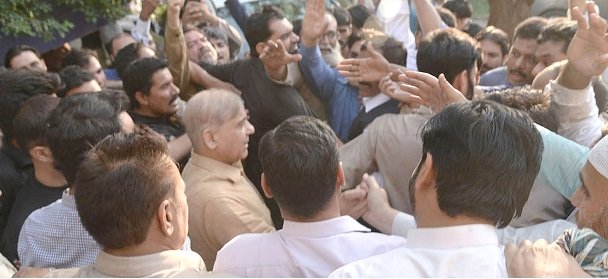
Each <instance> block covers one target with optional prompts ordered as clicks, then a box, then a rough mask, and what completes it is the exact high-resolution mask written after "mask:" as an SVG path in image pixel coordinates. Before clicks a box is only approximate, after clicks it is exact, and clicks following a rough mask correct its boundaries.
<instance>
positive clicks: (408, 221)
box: [391, 212, 417, 237]
mask: <svg viewBox="0 0 608 279" xmlns="http://www.w3.org/2000/svg"><path fill="white" fill-rule="evenodd" d="M416 226H417V225H416V219H414V216H412V215H409V214H407V213H403V212H399V213H397V215H395V219H393V230H392V232H391V234H392V235H397V236H402V237H407V232H408V231H409V230H411V229H415V228H416Z"/></svg>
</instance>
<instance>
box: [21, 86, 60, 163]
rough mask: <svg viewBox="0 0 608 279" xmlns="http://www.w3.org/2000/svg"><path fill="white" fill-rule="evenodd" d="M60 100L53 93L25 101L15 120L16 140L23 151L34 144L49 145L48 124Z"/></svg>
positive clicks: (26, 150)
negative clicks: (47, 136)
mask: <svg viewBox="0 0 608 279" xmlns="http://www.w3.org/2000/svg"><path fill="white" fill-rule="evenodd" d="M59 100H60V99H59V98H56V97H53V96H51V95H37V96H34V97H31V98H29V99H28V100H27V101H25V103H23V106H21V109H20V110H19V113H17V116H15V121H13V123H14V126H15V130H14V133H15V140H17V144H19V148H21V150H22V151H23V152H25V153H27V152H28V151H29V150H30V149H32V148H33V147H34V146H48V143H47V138H46V130H47V129H46V124H47V120H48V118H49V115H50V114H51V112H52V111H53V110H54V109H55V107H57V104H59Z"/></svg>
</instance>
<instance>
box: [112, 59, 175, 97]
mask: <svg viewBox="0 0 608 279" xmlns="http://www.w3.org/2000/svg"><path fill="white" fill-rule="evenodd" d="M167 67H168V65H167V62H165V61H162V60H160V59H158V58H155V57H147V58H142V59H138V60H135V61H134V62H133V63H131V64H130V65H129V66H128V67H127V69H126V71H125V77H124V78H123V80H122V86H123V88H124V89H125V92H126V93H127V96H129V101H130V102H131V108H132V109H134V108H138V107H139V106H140V104H139V102H138V101H137V99H136V98H135V93H136V92H138V91H139V92H141V93H143V94H144V95H146V96H147V95H148V94H150V88H151V87H152V85H153V84H152V77H153V76H154V73H156V72H158V71H160V70H162V69H165V68H167Z"/></svg>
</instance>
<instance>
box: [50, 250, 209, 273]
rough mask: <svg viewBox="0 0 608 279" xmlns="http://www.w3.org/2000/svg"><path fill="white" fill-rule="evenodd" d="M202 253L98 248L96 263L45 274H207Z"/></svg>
mask: <svg viewBox="0 0 608 279" xmlns="http://www.w3.org/2000/svg"><path fill="white" fill-rule="evenodd" d="M209 275H210V274H209V273H207V270H206V269H205V263H204V262H203V259H201V256H199V255H198V254H197V253H194V252H187V251H178V250H168V251H163V252H160V253H155V254H150V255H144V256H137V257H119V256H114V255H110V254H108V253H106V252H104V251H101V252H99V254H98V255H97V258H96V259H95V263H94V264H93V265H91V266H85V267H81V268H70V269H60V270H55V271H53V272H51V273H49V274H47V275H46V276H45V277H52V278H66V277H80V278H99V277H131V278H134V277H209Z"/></svg>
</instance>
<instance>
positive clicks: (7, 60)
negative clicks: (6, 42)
mask: <svg viewBox="0 0 608 279" xmlns="http://www.w3.org/2000/svg"><path fill="white" fill-rule="evenodd" d="M25 51H31V52H33V53H34V54H35V55H36V56H38V58H41V59H42V56H40V53H39V52H38V51H37V50H36V49H35V48H34V47H32V46H28V45H15V46H13V47H11V48H9V49H8V51H6V55H4V67H6V68H7V69H12V67H11V60H13V58H15V56H17V55H19V54H21V53H23V52H25Z"/></svg>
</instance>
